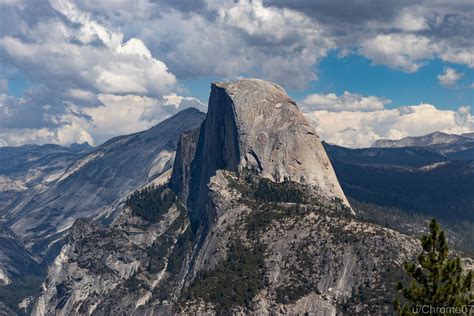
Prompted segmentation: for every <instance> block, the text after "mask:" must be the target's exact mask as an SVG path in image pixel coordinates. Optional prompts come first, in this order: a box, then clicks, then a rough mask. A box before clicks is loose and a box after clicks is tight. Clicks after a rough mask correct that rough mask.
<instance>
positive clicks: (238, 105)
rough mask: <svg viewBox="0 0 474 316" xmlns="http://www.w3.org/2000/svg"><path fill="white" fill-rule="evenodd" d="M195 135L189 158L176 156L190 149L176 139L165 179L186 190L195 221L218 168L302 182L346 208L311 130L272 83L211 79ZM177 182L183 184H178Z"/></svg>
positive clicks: (202, 215) (203, 213) (202, 214)
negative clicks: (172, 164) (172, 163)
mask: <svg viewBox="0 0 474 316" xmlns="http://www.w3.org/2000/svg"><path fill="white" fill-rule="evenodd" d="M196 133H198V135H199V138H198V142H197V144H196V145H195V146H197V148H196V153H195V156H194V157H193V156H192V155H187V156H186V157H185V156H184V155H181V154H180V153H181V152H183V151H188V150H190V149H182V147H189V148H191V147H192V146H189V142H186V141H184V142H182V144H181V145H182V146H178V155H179V157H178V159H177V160H176V164H175V168H174V171H173V176H172V180H171V183H172V185H173V187H175V188H177V187H189V188H190V189H189V192H190V193H191V194H190V195H189V196H188V194H187V193H188V192H185V193H186V194H185V196H184V199H185V200H186V201H187V204H188V207H189V208H190V209H191V211H192V215H193V217H195V220H196V221H199V220H204V218H205V217H206V216H207V215H208V212H207V211H205V204H206V203H207V200H206V199H207V198H206V196H207V194H206V191H207V184H208V183H209V179H210V178H211V177H212V176H213V175H214V174H215V173H216V171H217V170H221V169H222V170H229V171H235V172H242V171H243V170H246V169H252V170H256V171H258V174H259V175H260V176H262V177H264V178H268V179H270V180H272V181H275V182H282V181H284V180H289V181H294V182H298V183H303V184H306V185H308V186H311V187H313V188H314V190H315V191H317V192H318V193H319V194H321V195H324V196H330V197H333V198H336V199H339V200H341V201H342V203H343V204H345V205H347V206H349V203H348V201H347V199H346V197H345V195H344V192H343V191H342V189H341V187H340V185H339V182H338V181H337V178H336V175H335V173H334V170H333V169H332V166H331V163H330V161H329V159H328V157H327V155H326V152H325V151H324V148H323V147H322V144H321V142H320V140H319V137H318V136H317V135H316V132H315V131H314V129H312V128H311V126H310V124H309V123H308V120H307V119H306V118H305V117H304V115H303V114H302V113H301V111H300V110H299V109H298V106H297V105H296V103H295V102H294V101H293V100H292V99H291V98H290V97H289V96H288V95H287V94H286V92H285V90H284V89H283V88H281V87H280V86H278V85H276V84H274V83H271V82H268V81H264V80H260V79H241V80H237V81H235V82H231V83H213V84H212V86H211V96H210V99H209V107H208V113H207V116H206V119H205V121H204V123H203V124H202V126H201V128H200V130H199V132H195V133H194V134H193V135H194V138H196V137H197V134H196ZM188 138H189V137H188ZM192 151H194V148H192ZM183 166H188V167H183ZM189 170H190V172H189ZM183 172H188V173H187V174H183ZM183 180H185V181H188V182H189V183H182V184H181V185H180V184H179V183H180V181H181V182H182V181H183Z"/></svg>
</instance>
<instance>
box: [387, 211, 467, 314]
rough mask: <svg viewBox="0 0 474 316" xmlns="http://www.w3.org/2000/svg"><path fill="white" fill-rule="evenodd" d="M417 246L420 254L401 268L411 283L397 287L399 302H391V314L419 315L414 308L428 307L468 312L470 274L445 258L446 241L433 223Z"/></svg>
mask: <svg viewBox="0 0 474 316" xmlns="http://www.w3.org/2000/svg"><path fill="white" fill-rule="evenodd" d="M421 245H422V247H423V251H422V253H420V255H419V256H418V258H417V262H416V263H411V262H407V263H405V265H404V268H405V270H406V272H407V274H408V276H409V277H410V279H411V282H410V285H409V286H408V287H406V288H405V287H404V286H403V284H402V283H399V284H398V285H397V290H399V291H400V292H401V293H402V295H403V301H402V302H400V299H398V298H397V299H396V300H395V301H394V308H395V310H396V311H397V312H398V313H399V314H400V315H415V314H419V313H420V312H419V311H418V310H417V309H418V308H420V307H422V306H428V307H431V308H435V309H436V308H438V309H439V308H453V310H452V311H454V308H458V310H460V309H461V308H463V307H464V308H467V309H466V311H467V312H469V307H468V305H470V304H472V303H473V301H474V295H473V292H472V288H473V287H472V281H473V272H472V271H469V272H468V273H463V269H462V265H461V260H460V259H459V258H450V257H449V256H448V244H447V242H446V237H445V235H444V232H443V231H442V230H441V228H440V226H439V224H438V223H437V222H436V220H434V219H433V220H432V221H431V224H430V235H428V236H422V238H421ZM402 303H403V305H402ZM446 310H447V309H446ZM451 313H452V312H448V313H444V314H448V315H449V314H451ZM435 314H442V313H441V312H436V313H435Z"/></svg>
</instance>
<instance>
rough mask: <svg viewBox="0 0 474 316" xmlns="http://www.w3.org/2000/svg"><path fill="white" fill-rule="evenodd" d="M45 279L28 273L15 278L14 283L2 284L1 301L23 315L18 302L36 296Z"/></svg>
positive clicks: (0, 290)
mask: <svg viewBox="0 0 474 316" xmlns="http://www.w3.org/2000/svg"><path fill="white" fill-rule="evenodd" d="M43 279H44V278H43V277H40V276H36V275H27V276H24V277H23V278H21V279H17V280H15V282H13V283H12V284H8V285H0V302H3V303H5V305H7V306H8V307H9V308H11V309H12V310H13V311H15V312H16V313H17V314H18V315H23V314H24V313H23V311H22V310H20V309H19V307H18V304H19V303H20V302H21V301H22V300H23V299H25V298H26V297H29V296H36V295H37V294H38V291H39V289H40V286H41V283H42V282H43ZM30 308H31V306H30Z"/></svg>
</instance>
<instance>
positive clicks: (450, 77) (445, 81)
mask: <svg viewBox="0 0 474 316" xmlns="http://www.w3.org/2000/svg"><path fill="white" fill-rule="evenodd" d="M463 75H464V74H463V73H461V72H456V70H454V69H453V68H449V67H446V68H444V72H443V73H442V74H440V75H438V76H437V78H438V81H439V83H441V84H442V85H443V86H452V85H454V84H455V83H456V82H457V81H458V80H459V79H461V78H462V76H463Z"/></svg>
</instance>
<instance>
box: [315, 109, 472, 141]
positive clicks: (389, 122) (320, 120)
mask: <svg viewBox="0 0 474 316" xmlns="http://www.w3.org/2000/svg"><path fill="white" fill-rule="evenodd" d="M306 115H307V116H308V117H309V118H310V120H311V121H312V122H313V124H314V126H315V127H316V130H317V132H318V133H319V134H320V136H321V138H322V139H323V140H325V141H327V142H330V143H334V144H337V145H341V146H346V147H369V146H371V145H372V143H373V142H374V141H376V140H377V139H381V138H389V139H400V138H403V137H406V136H420V135H425V134H429V133H432V132H435V131H442V132H446V133H453V134H462V133H467V132H472V131H474V116H473V115H472V114H471V112H470V108H469V107H467V106H462V107H460V108H459V109H458V110H457V111H453V110H443V109H438V108H436V107H435V106H434V105H431V104H420V105H411V106H404V107H400V108H395V109H383V110H376V111H370V112H363V111H342V112H334V111H328V110H322V111H311V112H306Z"/></svg>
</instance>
